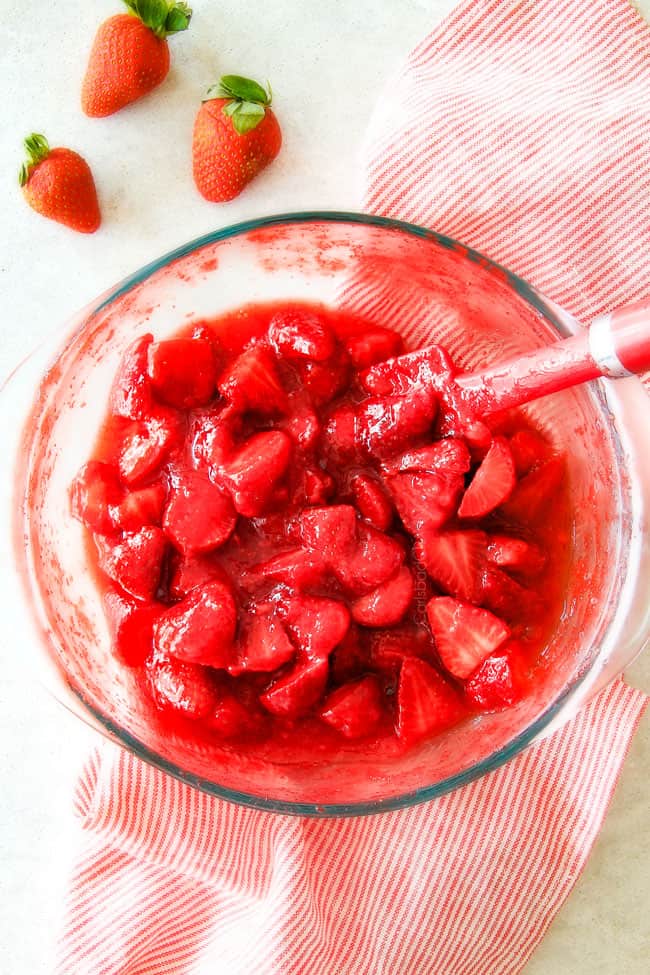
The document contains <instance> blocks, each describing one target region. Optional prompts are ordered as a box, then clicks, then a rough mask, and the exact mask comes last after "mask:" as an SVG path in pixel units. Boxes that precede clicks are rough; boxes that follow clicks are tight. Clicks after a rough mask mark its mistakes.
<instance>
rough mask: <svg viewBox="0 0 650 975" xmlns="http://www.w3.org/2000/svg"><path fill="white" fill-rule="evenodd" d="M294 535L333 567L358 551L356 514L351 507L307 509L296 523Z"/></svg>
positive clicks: (337, 505) (342, 505)
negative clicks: (354, 551) (356, 549)
mask: <svg viewBox="0 0 650 975" xmlns="http://www.w3.org/2000/svg"><path fill="white" fill-rule="evenodd" d="M293 533H294V535H295V537H296V540H298V541H300V542H302V544H303V545H305V546H306V547H307V548H310V549H313V550H314V552H316V553H317V554H318V555H319V556H320V557H321V558H322V559H323V560H324V562H325V563H326V564H327V565H332V566H333V565H336V564H337V563H340V562H341V561H342V560H345V559H347V558H349V557H350V555H351V553H352V551H353V550H354V549H355V548H356V544H357V516H356V512H355V510H354V508H353V507H352V506H351V505H349V504H336V505H330V506H329V507H322V508H307V509H306V510H304V511H301V512H300V515H299V516H298V518H297V519H296V522H295V524H294V527H293Z"/></svg>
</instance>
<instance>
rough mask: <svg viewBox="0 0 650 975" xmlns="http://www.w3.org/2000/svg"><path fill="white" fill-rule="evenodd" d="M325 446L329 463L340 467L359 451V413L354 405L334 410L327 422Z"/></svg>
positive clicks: (324, 436)
mask: <svg viewBox="0 0 650 975" xmlns="http://www.w3.org/2000/svg"><path fill="white" fill-rule="evenodd" d="M323 441H324V443H323V448H324V451H325V453H326V454H327V458H328V463H331V464H332V465H334V466H336V467H339V466H341V465H343V464H346V463H347V462H349V461H350V460H351V459H352V458H353V457H354V456H355V455H356V453H357V413H356V410H355V409H354V407H353V406H347V405H346V406H341V407H339V408H338V409H336V410H334V411H333V412H332V413H331V414H330V416H329V418H328V420H327V423H326V424H325V429H324V431H323Z"/></svg>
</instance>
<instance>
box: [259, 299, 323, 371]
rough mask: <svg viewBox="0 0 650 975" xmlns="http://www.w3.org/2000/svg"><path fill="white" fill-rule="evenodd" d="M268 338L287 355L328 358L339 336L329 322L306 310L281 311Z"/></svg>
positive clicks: (319, 358) (279, 352) (280, 352)
mask: <svg viewBox="0 0 650 975" xmlns="http://www.w3.org/2000/svg"><path fill="white" fill-rule="evenodd" d="M268 336H269V342H270V343H271V346H272V348H273V349H274V350H275V352H276V353H277V354H278V355H279V356H282V357H284V358H285V359H315V360H316V361H317V362H322V361H323V360H324V359H329V358H330V357H331V356H332V355H333V353H334V349H335V345H336V339H335V337H334V334H333V332H332V330H331V329H330V327H329V325H327V324H326V322H325V321H324V320H323V319H321V318H319V316H318V315H316V314H314V313H313V312H308V311H306V310H300V311H298V310H294V311H291V310H287V311H284V312H278V314H276V315H274V316H273V318H272V319H271V321H270V323H269V332H268Z"/></svg>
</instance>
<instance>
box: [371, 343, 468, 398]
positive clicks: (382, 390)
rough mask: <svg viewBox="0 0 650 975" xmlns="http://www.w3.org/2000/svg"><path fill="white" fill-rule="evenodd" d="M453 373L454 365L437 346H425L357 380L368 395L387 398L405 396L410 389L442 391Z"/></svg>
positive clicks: (382, 365)
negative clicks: (423, 387) (427, 388)
mask: <svg viewBox="0 0 650 975" xmlns="http://www.w3.org/2000/svg"><path fill="white" fill-rule="evenodd" d="M454 374H455V369H454V366H453V364H452V362H451V360H450V358H449V356H448V355H447V353H446V352H445V350H444V349H443V348H441V347H440V346H438V345H429V346H427V347H425V348H423V349H418V350H417V351H416V352H410V353H409V354H408V355H402V356H399V358H397V359H388V360H386V362H380V363H378V364H377V365H375V366H371V367H370V369H367V370H366V371H365V372H363V373H361V376H360V377H359V378H360V380H361V385H362V386H363V388H364V389H366V390H368V392H369V393H374V394H375V395H377V396H390V395H391V394H398V395H399V394H401V393H405V392H407V391H408V390H410V389H411V388H412V387H413V386H429V387H431V388H434V389H438V390H440V391H444V390H445V389H446V388H447V387H448V386H449V384H450V382H451V379H452V377H453V376H454Z"/></svg>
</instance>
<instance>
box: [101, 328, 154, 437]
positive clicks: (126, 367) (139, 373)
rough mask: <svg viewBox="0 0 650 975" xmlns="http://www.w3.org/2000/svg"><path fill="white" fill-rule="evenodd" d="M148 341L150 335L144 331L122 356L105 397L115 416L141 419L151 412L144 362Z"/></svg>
mask: <svg viewBox="0 0 650 975" xmlns="http://www.w3.org/2000/svg"><path fill="white" fill-rule="evenodd" d="M152 342H153V335H150V334H149V333H147V334H146V335H143V336H141V337H140V338H139V339H136V340H135V341H134V342H132V343H131V345H130V346H129V347H128V348H127V350H126V352H125V353H124V355H123V356H122V361H121V362H120V367H119V369H118V371H117V375H116V376H115V379H114V381H113V386H112V388H111V393H110V397H109V407H110V410H111V413H114V414H115V416H123V417H125V418H126V419H128V420H142V419H144V417H146V416H148V415H149V414H150V413H151V408H152V396H151V384H150V382H149V376H148V373H147V364H148V355H149V346H150V345H151V343H152Z"/></svg>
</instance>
